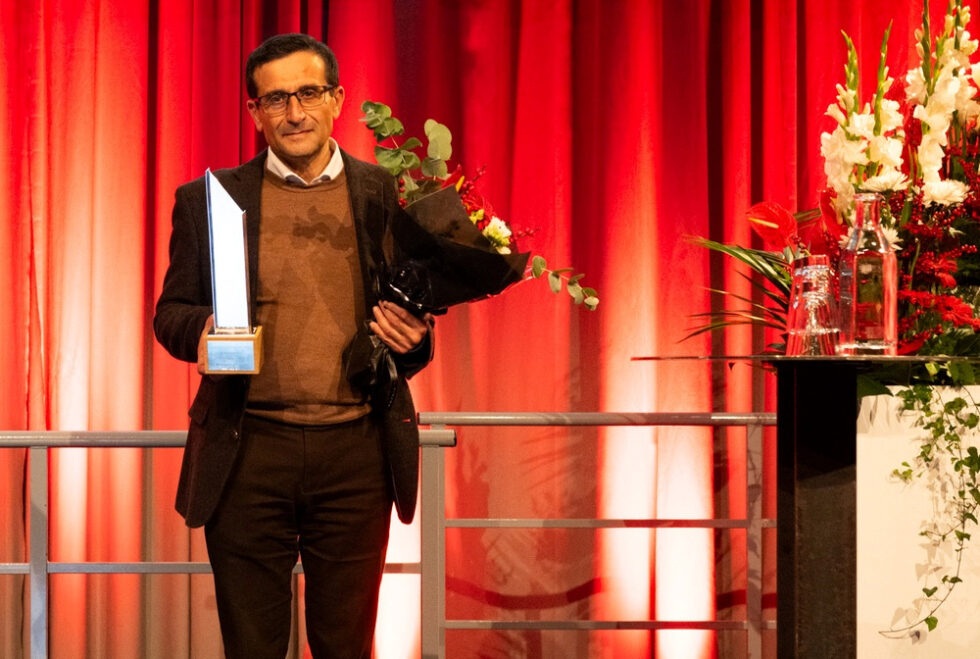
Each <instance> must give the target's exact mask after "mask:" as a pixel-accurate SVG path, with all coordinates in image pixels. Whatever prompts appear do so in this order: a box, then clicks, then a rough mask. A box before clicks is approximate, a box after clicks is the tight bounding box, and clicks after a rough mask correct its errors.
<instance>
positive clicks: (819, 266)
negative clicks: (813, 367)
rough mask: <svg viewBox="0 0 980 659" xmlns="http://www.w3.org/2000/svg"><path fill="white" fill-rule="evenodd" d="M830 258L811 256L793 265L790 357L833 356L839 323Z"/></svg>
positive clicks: (787, 326) (789, 336) (788, 346)
mask: <svg viewBox="0 0 980 659" xmlns="http://www.w3.org/2000/svg"><path fill="white" fill-rule="evenodd" d="M833 276H834V273H833V272H832V271H831V269H830V259H829V258H828V257H827V256H826V255H824V254H812V255H810V256H808V257H806V258H802V259H797V260H796V261H795V262H794V263H793V286H792V289H791V292H790V300H789V313H788V314H787V321H786V330H787V333H786V354H787V355H807V356H815V355H833V354H836V351H837V342H838V334H839V331H840V324H839V320H838V313H837V301H836V300H835V299H834V293H833V290H832V280H833Z"/></svg>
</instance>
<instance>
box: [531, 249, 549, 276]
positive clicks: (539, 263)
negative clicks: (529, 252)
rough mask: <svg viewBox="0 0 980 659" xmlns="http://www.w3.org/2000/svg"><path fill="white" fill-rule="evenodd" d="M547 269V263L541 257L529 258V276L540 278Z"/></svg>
mask: <svg viewBox="0 0 980 659" xmlns="http://www.w3.org/2000/svg"><path fill="white" fill-rule="evenodd" d="M547 268H548V262H547V261H546V260H545V258H544V257H543V256H539V255H537V254H535V255H534V256H533V257H531V274H532V275H534V278H535V279H537V278H538V277H540V276H541V275H542V274H543V273H544V271H545V270H546V269H547Z"/></svg>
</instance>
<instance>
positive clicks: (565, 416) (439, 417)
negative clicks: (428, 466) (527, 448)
mask: <svg viewBox="0 0 980 659" xmlns="http://www.w3.org/2000/svg"><path fill="white" fill-rule="evenodd" d="M419 423H421V424H423V425H427V426H429V425H433V426H440V425H447V426H752V425H763V426H774V425H776V415H775V414H772V413H769V412H757V413H745V414H730V413H661V412H649V413H648V412H420V413H419Z"/></svg>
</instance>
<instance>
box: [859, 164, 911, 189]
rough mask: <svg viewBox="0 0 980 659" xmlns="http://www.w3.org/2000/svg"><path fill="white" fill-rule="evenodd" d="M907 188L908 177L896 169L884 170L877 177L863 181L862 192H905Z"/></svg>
mask: <svg viewBox="0 0 980 659" xmlns="http://www.w3.org/2000/svg"><path fill="white" fill-rule="evenodd" d="M908 186H909V180H908V177H906V176H905V174H903V173H902V172H900V171H898V170H896V169H891V168H888V169H884V170H882V171H881V172H880V173H879V174H878V175H877V176H872V177H871V178H869V179H867V180H865V182H864V183H862V184H861V189H862V190H867V191H868V192H893V191H898V190H905V189H906V188H907V187H908Z"/></svg>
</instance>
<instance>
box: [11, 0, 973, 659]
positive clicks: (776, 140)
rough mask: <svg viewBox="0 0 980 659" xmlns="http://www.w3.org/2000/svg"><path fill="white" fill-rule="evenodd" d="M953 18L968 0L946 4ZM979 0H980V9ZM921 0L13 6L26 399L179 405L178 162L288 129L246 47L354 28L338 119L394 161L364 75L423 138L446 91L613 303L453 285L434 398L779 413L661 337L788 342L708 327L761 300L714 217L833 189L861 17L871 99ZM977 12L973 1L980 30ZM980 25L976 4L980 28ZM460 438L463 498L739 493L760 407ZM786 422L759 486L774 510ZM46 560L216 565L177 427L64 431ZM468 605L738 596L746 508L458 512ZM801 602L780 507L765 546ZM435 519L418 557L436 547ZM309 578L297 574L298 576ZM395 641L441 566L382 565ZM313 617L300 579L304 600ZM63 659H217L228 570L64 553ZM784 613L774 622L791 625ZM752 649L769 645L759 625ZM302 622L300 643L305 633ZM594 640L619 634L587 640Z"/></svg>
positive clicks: (565, 607) (632, 503) (70, 420)
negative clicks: (840, 87)
mask: <svg viewBox="0 0 980 659" xmlns="http://www.w3.org/2000/svg"><path fill="white" fill-rule="evenodd" d="M933 4H934V5H936V6H934V7H932V16H933V24H934V25H938V24H939V19H940V17H941V15H942V12H943V10H944V7H943V6H940V5H941V4H942V3H933ZM967 4H969V5H970V6H971V7H973V8H974V13H975V14H976V3H975V2H974V1H973V0H970V1H969V2H968V3H967ZM920 13H921V6H920V5H919V4H918V2H914V1H912V0H906V1H904V2H899V3H895V2H894V0H887V1H886V0H865V1H864V2H858V3H855V2H844V0H820V1H817V0H799V1H798V2H784V1H782V0H696V1H693V2H680V3H678V2H665V1H661V0H637V1H635V2H628V1H626V0H622V1H620V0H616V1H612V2H603V1H600V0H547V1H546V0H479V1H477V2H466V3H458V2H451V1H449V0H401V1H396V0H365V1H357V2H355V1H354V0H333V1H332V2H326V1H323V2H317V1H315V0H289V1H286V2H273V1H272V0H213V1H204V0H174V1H168V2H159V1H157V0H144V1H143V2H134V1H132V0H40V1H39V2H36V3H12V2H5V3H0V60H2V61H4V62H5V63H6V64H7V65H6V66H5V67H2V68H0V89H2V90H3V92H4V102H3V103H0V126H2V128H3V129H2V130H0V168H2V171H4V172H5V174H6V176H5V180H4V186H3V194H2V195H0V251H2V253H4V254H6V255H8V258H7V260H6V261H5V262H4V264H3V265H2V266H0V309H2V310H3V319H4V322H2V323H0V345H2V346H3V349H2V350H3V352H2V354H3V357H4V359H3V367H4V377H3V378H0V426H2V427H3V428H5V429H11V430H22V429H32V430H47V429H50V430H87V429H91V430H137V429H142V428H147V429H150V428H152V429H161V430H162V429H183V428H186V425H187V417H186V410H187V407H188V405H189V403H190V399H191V396H192V395H193V393H194V391H195V390H196V387H197V383H198V376H197V374H196V372H195V370H194V369H193V367H191V366H188V365H186V364H182V363H178V362H176V361H175V360H173V359H172V358H170V357H169V356H168V355H167V354H166V353H165V352H164V351H163V350H162V348H160V347H159V346H157V345H156V343H155V341H154V340H153V337H152V328H151V326H150V319H151V316H152V306H153V303H154V301H155V296H156V295H157V293H158V292H159V290H160V285H161V282H162V278H163V273H164V271H165V269H166V265H167V262H168V251H167V244H168V239H169V234H170V212H171V207H172V203H173V195H174V189H175V188H176V187H177V186H178V185H179V184H180V183H183V182H185V181H188V180H190V179H192V178H195V177H197V176H200V175H202V174H203V172H204V170H205V168H208V167H210V168H212V169H217V168H221V167H229V166H234V165H236V164H238V163H240V162H243V161H245V160H247V159H249V158H251V157H252V156H253V155H255V154H256V153H257V152H258V151H259V150H260V149H262V148H263V147H264V144H263V142H262V138H261V136H260V135H258V134H257V133H256V132H255V130H254V126H253V124H252V121H251V119H250V118H249V116H248V114H247V112H246V110H245V108H244V101H245V91H244V85H243V82H242V68H243V61H244V58H245V57H246V55H247V54H248V53H249V52H250V51H251V50H252V49H253V48H254V47H255V46H256V45H257V44H258V43H259V42H261V41H262V39H264V38H265V37H267V36H270V35H271V34H274V33H277V32H291V31H304V32H308V33H310V34H312V35H313V36H316V37H318V38H325V39H326V41H327V42H328V43H329V44H330V45H331V47H333V48H334V50H335V51H336V53H337V55H338V58H339V61H340V78H341V83H342V84H343V85H344V86H345V89H346V105H345V108H344V111H343V114H342V116H341V118H340V120H339V121H338V122H337V123H336V128H335V131H336V132H335V135H336V137H337V139H338V141H339V142H340V143H341V145H342V146H343V147H344V148H345V149H347V150H348V151H350V152H351V153H353V154H354V155H356V156H358V157H361V158H365V159H368V160H370V159H372V150H373V147H374V143H373V137H372V135H371V133H370V132H369V131H368V130H366V129H365V128H364V126H363V124H361V123H360V122H359V121H358V118H359V117H360V114H361V113H360V104H361V103H362V102H363V101H365V100H375V101H382V102H385V103H387V104H388V105H390V106H391V107H392V109H393V111H394V113H395V114H396V115H397V116H398V117H400V118H401V119H402V120H403V121H404V122H405V126H406V130H407V133H408V134H412V135H419V136H421V135H422V124H423V122H424V121H425V119H427V118H429V117H432V118H436V119H438V120H439V121H441V122H442V123H444V124H446V125H447V126H449V128H450V130H452V132H453V150H454V157H453V161H454V162H455V163H459V164H461V165H462V166H463V168H464V170H465V173H466V175H467V176H468V177H475V176H476V175H477V174H478V173H479V172H481V171H482V172H483V174H482V176H481V177H480V178H479V181H478V186H479V188H480V190H481V191H482V192H483V193H484V195H485V196H486V197H487V199H488V200H489V201H490V202H491V203H492V204H493V206H494V208H495V209H496V211H497V212H498V214H499V215H500V216H501V217H502V218H503V219H505V220H506V221H507V222H509V223H510V224H511V226H512V227H513V228H515V229H518V230H522V231H524V232H526V234H527V235H524V236H523V237H522V238H521V239H520V241H521V242H520V245H521V247H522V249H529V250H531V251H532V252H534V253H539V254H542V255H544V256H546V257H547V258H548V261H549V266H550V267H555V268H561V267H565V266H570V267H574V268H575V271H574V272H577V273H578V272H580V273H584V275H585V277H584V279H583V280H582V283H583V284H584V285H586V286H592V287H594V288H596V289H598V291H599V296H600V298H601V303H600V306H599V310H598V311H596V312H595V313H589V312H586V311H583V310H582V309H580V308H576V307H574V306H572V305H571V303H570V302H569V301H568V300H567V299H566V296H565V294H564V293H560V294H559V295H557V296H555V295H553V294H552V293H551V292H549V291H548V290H547V286H546V285H545V284H544V283H543V282H539V281H526V282H522V283H520V284H517V285H515V286H514V287H513V288H512V289H511V290H509V291H507V292H506V293H504V294H503V295H501V296H498V297H496V298H492V299H488V300H484V301H480V302H477V303H474V304H470V305H465V306H463V307H459V308H455V309H453V310H451V311H450V313H449V314H448V315H446V316H445V317H442V318H440V319H439V320H438V322H437V338H436V355H437V356H436V361H435V362H434V363H433V364H432V365H431V366H430V367H429V368H428V369H426V370H425V371H424V372H423V373H422V374H420V375H419V376H418V377H417V378H415V379H414V380H413V383H412V386H413V390H414V391H415V392H416V397H417V403H418V407H419V409H422V410H476V411H481V410H489V411H551V410H558V411H563V410H573V411H578V410H604V411H672V412H673V411H707V410H719V411H720V410H731V411H750V410H763V409H768V410H771V409H773V408H774V398H773V394H772V383H771V381H769V380H766V379H765V377H763V376H761V375H759V374H758V373H754V372H753V369H750V368H748V367H745V366H736V367H734V368H732V369H728V368H727V367H725V366H717V365H716V366H711V365H705V364H701V363H693V362H678V363H670V364H665V363H652V362H643V361H633V360H632V358H633V357H638V356H648V355H660V356H678V355H691V354H700V355H704V354H708V353H709V352H712V351H713V352H715V353H719V354H720V353H728V354H746V353H749V352H753V351H759V350H760V349H761V348H762V347H763V345H764V343H765V342H766V341H767V340H770V339H771V337H767V336H763V335H761V334H759V333H752V332H750V331H745V330H737V331H732V332H729V333H727V334H726V335H725V336H724V337H720V336H719V337H706V336H701V337H698V338H696V339H693V340H689V341H686V342H681V341H680V339H682V337H684V336H685V334H686V333H687V331H688V328H689V327H690V325H691V324H692V323H693V321H691V320H690V318H689V316H690V315H691V314H694V313H699V312H703V311H707V310H708V309H711V308H718V307H719V305H721V304H723V302H722V301H721V300H720V299H718V298H717V296H715V297H712V296H711V295H709V293H708V292H707V289H708V288H724V289H728V290H732V291H735V292H738V293H740V294H743V295H751V287H750V285H749V284H748V283H747V282H746V281H745V280H744V279H743V278H741V277H740V276H739V275H738V274H737V273H736V272H735V271H734V270H733V269H732V268H731V267H730V264H728V263H726V262H725V261H723V260H721V259H720V258H718V257H717V256H710V255H709V254H708V253H707V251H706V250H702V249H700V248H697V247H695V246H693V245H692V244H691V243H690V242H689V237H690V236H692V235H700V236H706V237H710V238H712V239H716V240H720V241H724V242H739V243H742V244H750V243H751V242H752V240H753V237H752V235H751V232H750V230H749V228H748V226H747V223H746V222H745V221H744V218H743V215H744V212H745V210H746V209H747V208H748V207H749V206H750V205H751V204H753V203H755V202H758V201H762V200H771V201H777V202H779V203H782V204H783V205H785V206H786V207H787V208H790V209H791V210H804V209H806V208H809V207H812V206H814V205H815V204H816V203H817V200H818V194H819V191H820V188H821V187H822V184H823V182H824V175H823V171H822V161H821V159H820V155H819V135H820V132H821V131H824V130H829V128H830V127H831V122H830V120H829V119H828V118H827V117H825V116H824V115H823V113H824V111H825V109H826V107H827V105H828V104H829V103H830V102H832V100H833V98H834V95H835V93H836V92H835V89H834V85H835V84H836V83H837V82H838V81H840V80H842V79H843V65H844V61H845V56H846V53H845V48H844V43H843V39H842V38H841V36H840V30H841V29H844V30H846V31H847V32H848V33H849V34H850V35H851V36H852V37H853V38H854V41H855V44H856V46H857V48H858V50H859V55H860V59H861V65H862V69H861V70H862V73H863V75H864V76H865V77H864V78H863V82H862V85H863V89H864V90H866V91H865V94H866V97H870V94H871V90H872V87H873V84H874V79H873V76H874V72H875V70H876V67H877V58H878V50H879V46H880V42H881V36H882V33H883V32H884V30H885V28H886V27H887V26H888V24H889V21H893V23H892V37H891V41H890V45H889V64H890V66H891V68H892V73H893V75H903V74H904V71H905V70H906V69H907V67H908V65H909V63H910V62H911V61H912V58H913V57H914V50H913V49H912V48H911V44H912V31H913V30H914V29H915V27H916V26H917V25H918V24H919V22H920ZM974 27H975V26H974ZM974 31H976V29H975V30H974ZM460 437H461V442H460V446H458V447H457V448H455V449H451V450H448V451H447V456H446V457H447V467H446V473H447V481H446V492H447V514H448V515H449V516H461V517H476V516H500V517H520V516H526V517H550V516H568V517H593V516H610V517H625V518H630V517H646V516H659V517H668V518H678V517H702V516H712V515H718V516H732V517H738V516H741V515H744V512H745V508H746V506H747V505H748V500H747V498H746V496H745V476H744V473H745V468H746V465H745V462H744V445H745V439H744V434H738V433H729V432H720V431H719V432H717V433H714V434H713V433H711V432H709V431H708V430H706V429H652V428H606V429H569V430H553V429H539V430H525V431H521V432H518V431H516V430H500V429H498V430H488V429H480V428H465V429H462V430H461V431H460ZM774 450H775V449H774V443H773V442H772V441H768V443H767V452H766V457H765V463H764V464H763V465H761V466H760V465H753V466H752V467H753V468H758V469H761V470H762V471H763V472H764V474H765V488H764V493H763V494H762V495H761V496H763V497H764V500H763V503H764V508H765V511H766V514H767V516H770V517H773V516H775V488H774V484H775V469H774V455H775V453H774ZM50 466H51V474H52V486H51V512H50V515H51V546H50V551H51V558H52V560H56V561H75V560H78V561H82V560H85V561H137V560H144V559H145V560H166V561H197V560H206V551H205V549H204V543H203V536H202V534H201V533H200V531H188V530H187V529H186V528H185V526H184V525H183V521H182V520H181V519H180V518H179V517H178V516H177V514H176V513H175V512H173V497H174V492H175V490H176V481H177V474H178V471H179V467H180V451H179V450H170V449H167V450H156V451H152V452H151V451H137V450H120V449H110V450H80V449H72V450H58V451H53V452H52V453H51V457H50ZM25 469H26V455H25V452H24V451H17V450H6V451H2V452H0V474H2V477H0V529H2V534H0V557H2V558H0V560H2V561H22V560H25V559H24V556H25V546H26V540H25V518H26V515H27V509H26V505H25V503H24V501H23V495H24V491H25V488H26V480H25V479H26V476H25ZM447 547H448V549H447V558H448V561H449V567H450V579H449V584H448V591H449V592H448V597H449V601H450V604H451V608H450V611H451V615H453V616H458V617H461V618H465V617H500V618H504V619H549V618H551V619H561V618H569V617H571V618H592V619H611V618H625V619H643V618H647V617H649V616H657V617H660V618H664V619H681V618H689V619H712V618H714V617H715V616H717V617H718V618H731V619H740V617H741V616H743V615H744V599H745V579H746V570H747V566H746V563H745V561H744V558H743V557H744V555H745V552H746V551H747V550H748V549H749V547H747V544H746V541H745V538H744V535H738V534H737V533H731V532H717V533H716V532H712V531H707V530H697V529H690V530H689V529H684V530H679V529H664V530H658V531H648V530H641V529H608V530H602V531H599V532H592V531H587V532H579V531H568V532H560V533H559V532H552V531H534V530H520V529H517V530H500V529H491V530H486V531H478V530H468V531H456V532H450V533H449V534H447ZM762 551H763V552H764V573H765V575H764V576H765V580H766V595H767V599H766V602H767V607H768V608H767V615H769V616H772V615H774V610H773V608H772V606H771V605H772V603H773V602H774V598H773V594H774V588H775V584H774V576H773V575H774V569H775V559H776V556H775V542H774V534H771V533H769V534H768V535H767V537H766V541H765V542H764V546H763V550H762ZM418 552H419V548H418V530H417V524H416V525H413V526H412V527H408V528H401V527H396V529H395V530H394V533H393V541H392V547H391V552H390V554H389V558H390V560H396V561H398V560H416V559H417V557H418ZM25 588H26V585H25V580H24V578H23V577H21V576H0V607H2V608H3V610H4V611H8V612H17V613H16V614H12V615H4V616H2V617H0V655H2V656H4V657H22V656H26V655H25V654H24V650H23V648H24V643H23V635H24V630H25V625H26V621H25V617H24V612H25V603H26V600H25ZM301 588H302V580H301V579H299V580H298V581H297V589H298V590H301ZM384 588H385V591H384V592H385V594H384V596H383V604H382V612H381V616H380V621H379V632H378V651H379V656H383V657H401V656H405V657H411V656H416V655H417V653H418V628H417V612H418V609H417V606H418V601H417V599H418V579H417V577H413V576H411V575H393V576H391V577H386V579H385V586H384ZM297 606H298V607H299V608H298V610H299V611H300V612H301V611H302V609H301V605H299V604H297ZM51 620H52V633H51V639H50V647H51V651H52V652H51V656H53V657H80V656H92V657H96V656H98V657H134V656H159V657H179V656H187V657H207V656H218V655H219V654H220V647H221V645H220V636H219V633H218V626H217V618H216V613H215V610H214V602H213V589H212V587H211V583H210V578H209V577H208V576H187V575H157V576H148V577H138V576H131V575H124V576H94V575H93V576H83V575H56V576H54V577H52V589H51ZM770 640H771V639H770ZM447 642H448V646H449V648H450V649H451V652H450V656H476V655H478V654H480V653H482V654H484V655H487V654H492V653H494V652H497V653H507V652H510V653H512V654H516V656H529V657H570V656H595V655H598V656H613V655H614V656H623V657H627V656H647V655H648V654H651V653H653V652H656V653H657V656H664V657H674V656H678V657H680V656H683V657H713V656H726V657H727V656H740V655H739V654H738V653H739V652H740V650H739V648H741V647H742V645H744V639H741V638H740V637H738V635H737V634H725V633H718V634H715V633H710V632H671V631H668V632H658V633H656V634H654V633H648V632H633V631H615V632H602V633H590V634H578V633H558V632H533V631H529V632H506V631H493V632H452V633H450V634H449V635H448V640H447ZM740 644H741V645H740ZM304 651H305V650H304V643H303V625H302V622H301V621H299V622H297V625H296V638H295V642H294V644H293V646H292V650H291V656H297V657H298V656H304ZM590 653H592V655H590Z"/></svg>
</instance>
